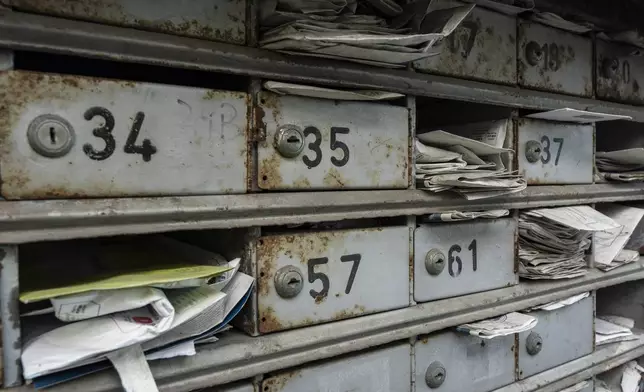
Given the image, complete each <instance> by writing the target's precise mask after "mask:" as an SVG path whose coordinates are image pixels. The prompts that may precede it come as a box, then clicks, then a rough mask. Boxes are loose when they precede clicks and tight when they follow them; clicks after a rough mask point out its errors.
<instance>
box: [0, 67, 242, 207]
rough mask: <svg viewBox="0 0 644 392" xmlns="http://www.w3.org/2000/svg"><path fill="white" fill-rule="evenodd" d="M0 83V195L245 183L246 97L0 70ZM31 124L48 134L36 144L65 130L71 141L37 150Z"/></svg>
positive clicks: (150, 191) (206, 188) (143, 191)
mask: <svg viewBox="0 0 644 392" xmlns="http://www.w3.org/2000/svg"><path fill="white" fill-rule="evenodd" d="M0 84H1V85H2V87H3V89H4V91H8V92H10V94H4V95H3V99H2V103H1V104H2V105H3V106H4V107H5V108H7V111H8V114H7V115H5V116H2V121H0V134H1V135H2V138H0V176H1V177H2V185H1V186H2V187H1V188H0V193H1V195H2V196H3V197H5V198H6V199H51V198H80V197H82V198H85V197H114V196H143V195H181V194H184V195H185V194H221V193H243V192H245V190H246V176H247V173H246V150H247V138H246V134H247V121H246V112H247V95H246V94H243V93H239V92H228V91H218V90H206V89H198V88H186V87H177V86H169V85H158V84H148V83H133V82H128V81H112V80H105V79H97V78H88V77H79V76H67V75H58V74H43V73H35V72H25V71H9V72H5V73H2V74H0ZM43 116H44V117H46V119H45V120H42V118H43ZM52 118H53V120H52ZM34 121H40V122H41V123H42V124H41V125H42V126H39V130H42V128H44V130H43V131H44V132H46V134H44V135H45V136H49V137H45V140H43V141H42V142H41V143H42V144H45V145H46V144H47V143H51V145H52V146H55V147H57V146H58V145H60V144H61V142H60V141H59V139H62V138H63V133H62V130H63V129H64V128H65V127H66V128H69V127H71V129H68V130H67V132H71V133H72V134H74V135H75V142H73V144H74V145H73V146H71V148H70V149H69V151H68V152H67V153H65V154H63V156H59V157H50V156H43V155H42V154H41V153H39V151H40V150H38V149H34V148H33V143H31V144H30V140H29V137H28V136H29V132H30V131H29V129H30V126H31V125H32V124H33V122H34ZM43 124H44V125H43ZM56 124H63V125H56ZM47 128H48V132H47ZM66 138H67V140H68V139H69V136H66Z"/></svg>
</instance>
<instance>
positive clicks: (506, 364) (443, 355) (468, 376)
mask: <svg viewBox="0 0 644 392" xmlns="http://www.w3.org/2000/svg"><path fill="white" fill-rule="evenodd" d="M414 355H415V361H416V374H415V376H414V378H415V380H416V391H417V392H425V391H427V392H431V391H434V390H438V391H440V392H463V391H467V392H488V391H491V390H492V389H495V388H499V387H502V386H504V385H508V384H511V383H512V382H513V381H514V335H509V336H503V337H499V338H496V339H491V340H483V339H480V338H477V337H474V336H469V335H463V334H458V333H456V332H452V331H446V332H441V333H438V334H435V335H429V336H425V337H422V339H419V340H418V341H416V344H415V345H414ZM434 361H438V362H440V363H442V364H443V366H444V367H445V374H446V376H445V381H444V382H443V384H442V385H441V386H440V387H439V388H430V387H429V386H427V384H426V383H425V371H426V369H427V367H428V366H429V365H430V364H431V363H433V362H434Z"/></svg>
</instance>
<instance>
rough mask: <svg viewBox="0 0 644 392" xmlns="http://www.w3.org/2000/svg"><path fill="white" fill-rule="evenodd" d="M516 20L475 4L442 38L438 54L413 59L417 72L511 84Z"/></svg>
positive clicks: (514, 66) (512, 82)
mask: <svg viewBox="0 0 644 392" xmlns="http://www.w3.org/2000/svg"><path fill="white" fill-rule="evenodd" d="M516 23H517V22H516V19H515V18H513V17H510V16H507V15H503V14H500V13H498V12H494V11H489V10H486V9H484V8H481V7H476V8H474V10H473V11H472V12H471V13H470V14H469V15H468V16H467V18H466V19H465V20H464V21H463V22H462V23H461V24H460V25H459V26H458V28H457V29H456V30H454V32H452V34H450V35H449V36H448V37H447V38H446V39H445V40H443V41H442V44H441V45H442V46H441V51H440V54H439V55H438V56H432V57H428V58H426V59H423V60H418V61H416V62H414V68H416V69H418V70H420V71H421V72H430V73H436V74H440V75H448V76H456V77H462V78H469V79H478V80H483V81H489V82H497V83H505V84H515V83H516V82H517V51H516V36H517V26H516Z"/></svg>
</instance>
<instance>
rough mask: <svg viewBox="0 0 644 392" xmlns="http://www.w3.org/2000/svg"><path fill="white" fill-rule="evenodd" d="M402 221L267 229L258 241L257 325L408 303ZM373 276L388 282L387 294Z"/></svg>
mask: <svg viewBox="0 0 644 392" xmlns="http://www.w3.org/2000/svg"><path fill="white" fill-rule="evenodd" d="M408 260H409V231H408V229H407V228H406V227H388V228H382V229H363V230H346V231H344V230H343V231H328V232H327V231H325V232H318V233H302V234H289V235H270V236H265V237H261V238H260V239H259V240H258V242H257V263H258V271H259V279H258V290H259V301H258V302H259V303H258V305H259V326H260V327H259V330H260V332H273V331H278V330H284V329H288V328H293V327H298V326H304V325H311V324H317V323H320V322H325V321H332V320H337V319H343V318H349V317H354V316H359V315H362V314H368V313H374V312H379V311H384V310H390V309H396V308H401V307H404V306H407V305H408V303H409V276H408V275H409V272H408ZM377 282H382V284H386V285H387V287H388V290H387V293H386V295H385V294H384V293H383V291H382V290H381V287H380V285H379V284H378V283H377Z"/></svg>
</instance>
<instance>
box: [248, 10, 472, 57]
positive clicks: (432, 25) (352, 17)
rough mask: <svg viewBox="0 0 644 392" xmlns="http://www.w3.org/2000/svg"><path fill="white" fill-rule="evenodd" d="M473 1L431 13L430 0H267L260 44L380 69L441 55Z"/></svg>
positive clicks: (261, 18)
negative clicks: (440, 49) (439, 48)
mask: <svg viewBox="0 0 644 392" xmlns="http://www.w3.org/2000/svg"><path fill="white" fill-rule="evenodd" d="M473 7H474V6H473V5H463V6H455V7H451V8H447V9H440V10H434V11H431V9H430V1H429V0H418V1H416V2H412V3H410V4H402V3H399V2H395V1H393V0H370V1H368V2H358V1H357V0H344V1H336V0H316V1H310V0H265V1H261V2H260V25H261V30H262V34H261V37H260V42H259V46H260V47H262V48H265V49H270V50H276V51H280V52H283V53H291V54H300V55H307V56H315V57H325V58H340V59H345V60H349V61H354V62H359V63H365V64H370V65H375V66H381V67H404V66H405V64H407V63H409V62H412V61H415V60H419V59H422V58H425V57H429V56H433V55H436V54H438V52H437V51H436V50H432V48H433V47H434V46H435V45H436V44H437V43H438V42H439V41H440V40H441V39H443V38H444V37H446V36H448V35H449V34H451V33H452V32H453V31H454V30H455V29H456V28H457V27H458V25H459V24H460V23H461V22H462V21H463V19H465V18H466V17H467V15H468V14H469V13H470V12H471V11H472V9H473Z"/></svg>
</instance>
